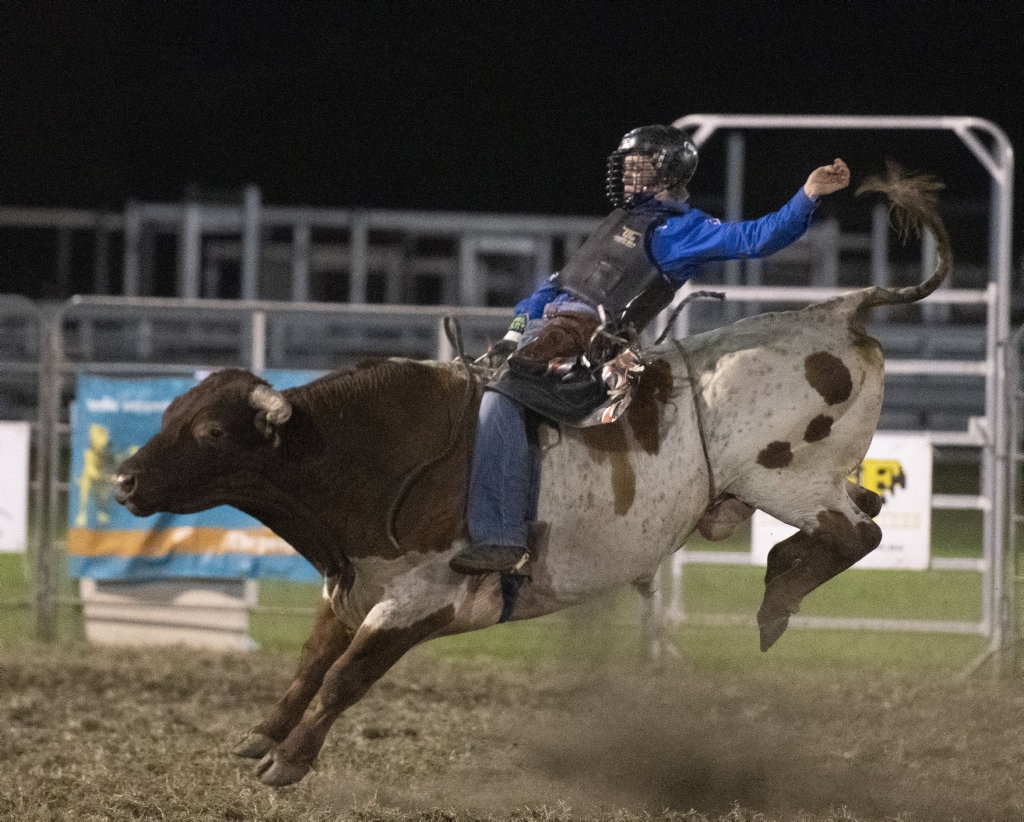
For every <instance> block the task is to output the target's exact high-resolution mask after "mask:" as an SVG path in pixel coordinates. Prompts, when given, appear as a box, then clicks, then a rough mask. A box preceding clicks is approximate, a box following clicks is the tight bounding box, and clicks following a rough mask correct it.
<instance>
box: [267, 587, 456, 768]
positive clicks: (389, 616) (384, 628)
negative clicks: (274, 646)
mask: <svg viewBox="0 0 1024 822" xmlns="http://www.w3.org/2000/svg"><path fill="white" fill-rule="evenodd" d="M417 610H418V612H419V613H420V614H422V613H423V612H422V610H420V609H417ZM454 617H455V605H454V603H451V602H450V603H449V604H446V605H442V606H441V607H440V608H438V609H437V610H435V611H433V612H431V613H427V614H425V615H420V616H415V617H413V616H410V611H409V610H407V609H404V608H401V607H398V606H397V605H396V603H395V602H394V601H393V600H385V601H383V602H380V603H378V604H377V605H376V606H374V608H373V609H372V610H371V611H370V613H369V614H368V615H367V617H366V619H365V620H364V621H363V624H362V625H361V626H360V627H359V630H358V631H356V634H355V636H354V637H353V639H352V642H351V644H350V645H349V646H348V648H347V650H346V651H345V652H344V653H343V654H342V655H341V657H340V658H339V659H338V660H337V661H336V662H335V663H334V664H333V665H332V666H331V667H330V669H329V670H328V671H327V674H326V675H325V676H324V678H323V684H322V685H321V686H320V691H319V693H318V694H317V696H316V698H315V699H314V700H313V702H312V704H310V706H309V708H308V709H307V710H306V712H305V715H304V716H303V717H302V720H301V721H300V722H299V723H298V724H297V725H296V726H295V727H294V728H293V729H292V730H291V732H290V733H289V734H288V736H287V737H286V738H285V739H284V741H283V742H281V743H280V744H278V745H277V746H275V747H274V748H273V749H271V750H270V751H269V752H268V753H267V754H266V756H264V757H263V759H262V760H261V761H260V763H259V764H258V765H257V766H256V774H257V776H258V777H259V778H260V781H261V782H263V783H265V784H267V785H272V786H281V785H290V784H291V783H293V782H298V781H299V780H300V779H302V777H304V776H305V775H306V773H307V772H308V771H309V769H310V767H311V766H312V764H313V761H314V760H315V759H316V756H317V754H318V753H319V752H320V748H321V747H322V746H323V744H324V739H325V738H326V737H327V732H328V731H329V730H330V728H331V725H332V724H333V723H334V721H335V720H336V719H337V718H338V716H339V715H340V714H341V713H342V711H344V710H345V709H346V708H348V707H349V706H351V705H353V704H354V703H356V702H357V701H359V699H360V698H361V697H362V696H363V694H365V693H366V691H367V690H368V689H369V687H370V686H371V685H372V684H373V683H374V682H376V681H377V680H378V679H379V678H380V677H381V676H383V674H384V673H385V672H386V671H387V670H388V669H389V668H390V667H391V666H392V665H394V664H395V662H397V661H398V660H399V658H400V657H401V656H402V655H403V654H404V653H405V652H406V651H408V650H409V649H410V648H412V647H413V646H414V645H416V644H418V643H420V642H422V641H423V640H425V639H428V638H430V637H432V636H437V635H439V634H442V633H444V632H445V629H446V628H447V627H448V626H449V625H450V624H451V623H452V621H453V619H454Z"/></svg>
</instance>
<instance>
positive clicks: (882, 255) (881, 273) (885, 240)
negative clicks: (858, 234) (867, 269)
mask: <svg viewBox="0 0 1024 822" xmlns="http://www.w3.org/2000/svg"><path fill="white" fill-rule="evenodd" d="M891 281H892V277H891V276H890V274H889V209H888V207H887V206H886V205H885V204H884V203H877V204H876V205H875V207H874V208H873V209H871V285H873V286H876V287H878V288H888V287H889V283H890V282H891Z"/></svg>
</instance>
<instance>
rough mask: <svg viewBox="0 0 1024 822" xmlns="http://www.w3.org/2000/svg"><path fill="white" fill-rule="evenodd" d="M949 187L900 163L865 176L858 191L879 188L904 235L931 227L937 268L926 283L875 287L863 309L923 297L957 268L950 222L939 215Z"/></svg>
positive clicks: (929, 229)
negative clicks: (943, 193) (941, 198)
mask: <svg viewBox="0 0 1024 822" xmlns="http://www.w3.org/2000/svg"><path fill="white" fill-rule="evenodd" d="M943 188H945V186H944V185H943V183H941V182H940V181H939V180H938V179H936V178H935V177H933V176H931V175H929V174H908V173H907V172H906V171H904V170H903V169H902V168H901V167H900V166H899V165H898V164H897V163H894V162H893V161H891V160H890V161H888V162H887V163H886V174H885V175H884V176H873V177H869V178H868V179H867V180H865V181H864V182H863V183H862V184H861V185H860V188H858V189H857V195H858V196H860V195H861V194H865V193H868V192H872V191H877V192H879V193H881V194H884V195H885V196H886V197H887V198H888V199H889V202H890V206H889V222H890V224H891V225H892V227H893V228H894V229H895V230H896V233H897V234H898V235H899V236H900V238H902V239H905V238H906V237H907V236H908V235H910V234H913V235H914V236H915V237H920V236H921V233H922V230H923V229H927V230H928V231H930V232H931V233H932V235H933V236H934V237H935V250H936V262H935V271H934V272H932V275H931V276H930V277H929V278H928V279H927V280H925V281H924V282H923V283H919V284H918V285H913V286H907V287H905V288H881V287H878V288H871V289H868V291H867V297H866V299H865V300H864V302H863V303H862V304H861V309H862V310H863V309H870V308H873V307H875V306H878V305H898V304H901V303H913V302H917V301H918V300H922V299H924V298H925V297H927V296H928V295H929V294H931V293H932V292H933V291H934V290H935V289H936V288H938V287H939V286H940V285H941V284H942V283H943V281H944V280H945V279H946V278H947V277H948V276H949V273H950V272H951V271H952V270H953V249H952V246H951V245H950V242H949V232H948V231H946V224H945V222H943V220H942V217H940V216H939V197H938V194H939V192H940V191H941V190H942V189H943Z"/></svg>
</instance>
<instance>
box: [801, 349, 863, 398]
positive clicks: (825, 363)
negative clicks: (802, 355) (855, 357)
mask: <svg viewBox="0 0 1024 822" xmlns="http://www.w3.org/2000/svg"><path fill="white" fill-rule="evenodd" d="M804 374H805V375H806V377H807V382H809V383H810V385H811V387H812V388H813V389H814V390H815V391H817V392H818V393H819V394H821V396H822V397H824V399H825V402H827V403H828V404H829V405H835V404H837V403H840V402H846V400H848V399H849V398H850V394H851V393H853V379H852V378H851V377H850V369H849V368H847V367H846V365H845V364H844V363H843V361H842V360H841V359H839V357H837V356H835V355H834V354H829V353H828V352H827V351H818V352H816V353H814V354H811V355H809V356H808V357H807V358H806V359H805V360H804Z"/></svg>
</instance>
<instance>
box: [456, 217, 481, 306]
mask: <svg viewBox="0 0 1024 822" xmlns="http://www.w3.org/2000/svg"><path fill="white" fill-rule="evenodd" d="M476 246H477V243H476V237H475V236H474V235H473V234H469V233H466V234H463V235H462V236H461V237H459V305H483V300H482V294H483V288H482V287H481V285H480V282H479V279H480V277H479V272H478V270H477V265H476V262H477V260H476Z"/></svg>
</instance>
